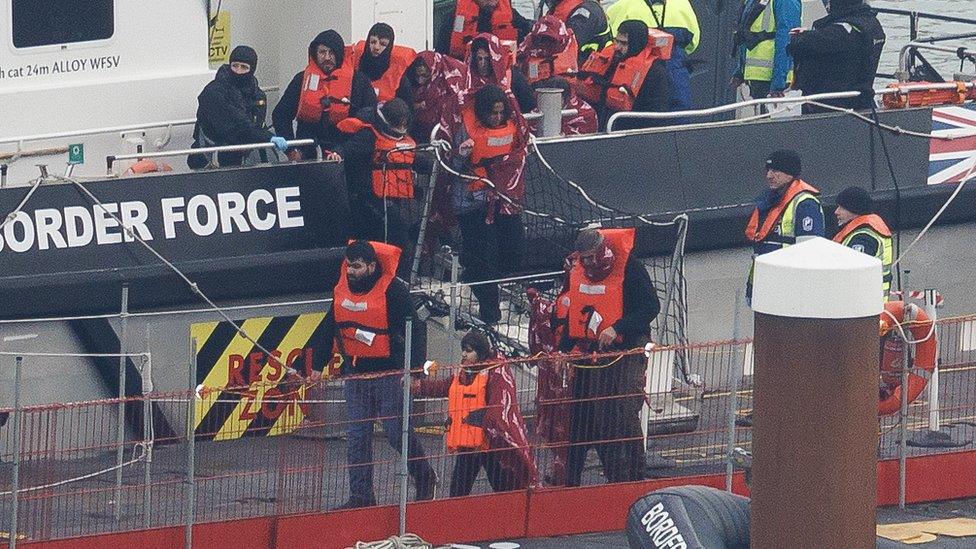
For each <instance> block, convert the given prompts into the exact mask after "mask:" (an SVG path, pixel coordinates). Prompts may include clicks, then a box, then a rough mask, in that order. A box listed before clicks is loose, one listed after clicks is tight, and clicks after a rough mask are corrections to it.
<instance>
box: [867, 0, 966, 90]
mask: <svg viewBox="0 0 976 549" xmlns="http://www.w3.org/2000/svg"><path fill="white" fill-rule="evenodd" d="M873 10H874V11H875V12H877V13H878V14H882V15H896V16H903V17H907V18H908V41H909V42H915V43H921V42H924V43H929V44H933V43H936V42H947V41H950V40H963V39H967V38H973V37H976V30H974V31H970V32H964V33H954V34H937V35H934V36H926V37H921V36H920V32H919V25H920V23H921V22H922V21H933V22H939V23H961V24H965V25H971V26H972V27H973V28H974V29H976V19H973V18H968V17H959V16H954V15H942V14H937V13H928V12H921V11H915V10H903V9H897V8H881V7H874V8H873ZM954 52H955V50H952V51H950V52H949V53H954ZM916 60H917V56H916V55H915V52H914V51H913V52H912V53H911V55H910V56H909V59H908V67H909V69H912V68H914V67H915V62H916ZM877 76H879V77H883V78H891V77H892V76H895V77H897V75H890V74H881V73H879V74H877Z"/></svg>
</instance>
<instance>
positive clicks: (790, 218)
mask: <svg viewBox="0 0 976 549" xmlns="http://www.w3.org/2000/svg"><path fill="white" fill-rule="evenodd" d="M819 194H820V191H818V190H817V189H816V188H815V187H813V186H811V185H809V184H808V183H806V182H805V181H803V180H802V179H795V180H793V182H792V183H790V186H789V187H788V188H787V189H786V192H784V193H783V196H781V197H780V199H779V203H777V204H776V206H774V207H773V208H772V209H771V210H769V212H768V213H767V214H766V218H765V219H764V220H763V224H762V226H760V225H759V208H756V209H754V210H753V211H752V216H751V217H750V218H749V223H748V224H747V225H746V230H745V235H746V238H748V239H749V241H750V242H755V243H760V242H762V243H766V244H775V245H778V246H779V247H782V248H785V247H786V246H789V245H790V244H796V225H795V220H796V206H797V204H799V203H800V202H802V201H803V200H806V199H807V198H811V197H812V198H813V199H814V200H816V201H817V203H818V204H819V203H820V199H819V198H818V195H819Z"/></svg>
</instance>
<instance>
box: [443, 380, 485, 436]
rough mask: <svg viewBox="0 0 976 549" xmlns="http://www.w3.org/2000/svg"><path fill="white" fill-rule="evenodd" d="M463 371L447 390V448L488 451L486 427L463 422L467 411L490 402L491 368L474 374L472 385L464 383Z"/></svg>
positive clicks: (479, 407) (469, 411) (468, 412)
mask: <svg viewBox="0 0 976 549" xmlns="http://www.w3.org/2000/svg"><path fill="white" fill-rule="evenodd" d="M460 376H461V372H458V373H456V374H454V380H453V381H452V382H451V388H450V389H449V390H448V392H447V414H448V418H450V423H448V425H447V451H448V452H458V451H461V450H487V449H488V438H487V437H486V436H485V429H484V428H483V427H476V426H474V425H468V424H467V423H464V420H465V419H466V418H467V417H468V414H470V413H471V412H473V411H475V410H479V409H481V408H484V407H485V406H487V405H488V391H487V387H488V370H487V369H485V370H481V371H480V372H478V373H477V374H475V375H474V379H472V381H471V384H470V385H463V384H462V383H461V380H460Z"/></svg>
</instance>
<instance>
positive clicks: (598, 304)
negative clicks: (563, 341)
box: [567, 228, 635, 341]
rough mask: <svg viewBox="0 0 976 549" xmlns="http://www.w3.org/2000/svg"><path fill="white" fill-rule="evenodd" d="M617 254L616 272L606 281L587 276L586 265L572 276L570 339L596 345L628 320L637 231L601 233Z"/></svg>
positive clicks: (612, 271)
mask: <svg viewBox="0 0 976 549" xmlns="http://www.w3.org/2000/svg"><path fill="white" fill-rule="evenodd" d="M600 234H601V235H603V238H604V239H605V241H606V243H607V245H608V246H610V249H611V250H613V256H614V257H613V269H612V270H611V271H610V274H609V275H607V276H606V278H604V279H603V280H600V281H592V280H590V279H589V278H588V277H587V276H586V271H585V270H584V269H583V263H582V262H577V263H576V265H575V266H574V267H573V270H572V271H570V273H569V291H568V292H567V295H568V296H569V337H571V338H572V339H585V340H591V341H596V340H597V339H598V338H599V336H600V332H602V331H603V330H605V329H607V328H609V327H611V326H613V325H614V323H615V322H617V321H618V320H620V319H621V318H622V317H623V316H624V271H625V270H626V266H627V258H628V257H630V252H631V250H633V249H634V235H635V230H634V229H632V228H631V229H600Z"/></svg>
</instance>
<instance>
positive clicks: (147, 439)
mask: <svg viewBox="0 0 976 549" xmlns="http://www.w3.org/2000/svg"><path fill="white" fill-rule="evenodd" d="M146 330H147V331H146V354H145V355H144V356H143V357H142V445H143V446H142V449H143V452H145V454H144V455H145V461H144V462H143V470H142V485H143V487H142V527H143V528H145V529H149V527H150V526H151V518H150V517H151V516H152V486H151V483H152V459H153V445H154V444H155V443H156V440H155V439H156V436H155V432H154V429H153V417H152V397H151V396H150V395H151V394H152V391H153V385H152V355H151V354H149V332H148V330H149V328H148V323H147V327H146Z"/></svg>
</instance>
